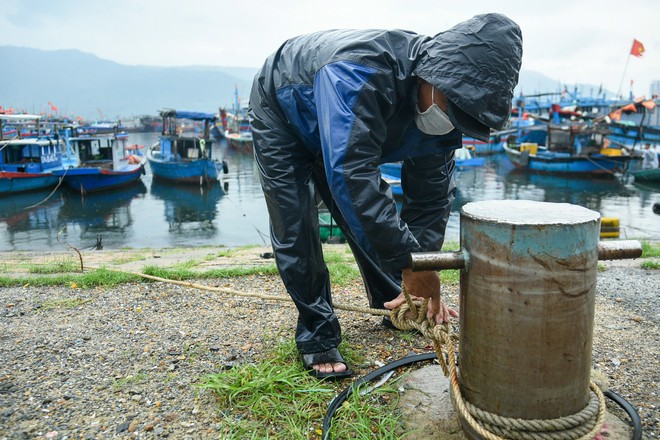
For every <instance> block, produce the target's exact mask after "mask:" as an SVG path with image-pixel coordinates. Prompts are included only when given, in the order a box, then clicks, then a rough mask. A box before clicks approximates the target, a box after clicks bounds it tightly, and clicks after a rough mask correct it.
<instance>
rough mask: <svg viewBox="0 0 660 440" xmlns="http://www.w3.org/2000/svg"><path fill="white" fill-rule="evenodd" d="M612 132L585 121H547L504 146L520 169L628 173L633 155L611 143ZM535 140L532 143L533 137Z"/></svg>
mask: <svg viewBox="0 0 660 440" xmlns="http://www.w3.org/2000/svg"><path fill="white" fill-rule="evenodd" d="M608 133H609V132H608V131H607V130H604V129H603V128H602V127H599V126H591V125H588V124H584V123H579V124H565V125H554V124H547V125H546V127H545V129H544V130H532V131H530V132H529V133H527V137H525V136H523V137H521V138H520V139H519V141H520V142H518V143H516V144H509V145H505V146H504V152H505V153H506V155H507V157H508V158H509V160H510V161H511V163H512V164H513V165H514V166H516V167H519V168H523V169H527V170H530V171H535V172H539V173H549V174H579V175H613V174H615V173H621V172H625V171H626V169H627V167H628V164H629V162H630V160H631V159H632V156H630V155H629V154H627V152H626V151H624V150H622V149H616V148H610V147H608V145H607V142H608V141H607V135H608ZM532 139H533V140H534V142H530V140H532Z"/></svg>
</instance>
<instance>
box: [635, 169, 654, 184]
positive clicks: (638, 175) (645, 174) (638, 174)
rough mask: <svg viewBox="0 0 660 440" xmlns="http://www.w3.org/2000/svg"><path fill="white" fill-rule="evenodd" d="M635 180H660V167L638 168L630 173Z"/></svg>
mask: <svg viewBox="0 0 660 440" xmlns="http://www.w3.org/2000/svg"><path fill="white" fill-rule="evenodd" d="M632 175H633V177H634V178H635V182H660V168H654V169H650V170H639V171H635V172H634V173H632Z"/></svg>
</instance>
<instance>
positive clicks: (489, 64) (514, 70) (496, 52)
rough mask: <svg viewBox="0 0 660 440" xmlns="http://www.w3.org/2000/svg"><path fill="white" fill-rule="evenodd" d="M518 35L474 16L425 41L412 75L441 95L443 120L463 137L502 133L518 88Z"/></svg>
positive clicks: (508, 24)
mask: <svg viewBox="0 0 660 440" xmlns="http://www.w3.org/2000/svg"><path fill="white" fill-rule="evenodd" d="M521 59H522V34H521V32H520V28H519V27H518V25H517V24H516V23H515V22H513V21H512V20H511V19H509V18H508V17H506V16H504V15H501V14H483V15H477V16H475V17H473V18H471V19H469V20H467V21H464V22H462V23H459V24H458V25H456V26H454V27H453V28H451V29H449V30H448V31H445V32H441V33H439V34H437V35H435V36H434V37H433V38H430V39H428V40H427V41H425V42H424V43H423V45H422V48H421V53H420V56H419V62H418V64H417V66H416V67H415V70H414V73H415V75H417V76H418V77H420V78H422V79H423V80H425V81H427V82H428V83H430V84H432V85H433V86H434V87H436V88H437V89H438V90H440V91H441V92H443V93H444V94H445V95H446V96H447V98H448V99H449V102H448V112H447V113H448V115H449V117H450V119H451V121H452V123H453V124H454V126H455V127H456V128H458V129H459V130H460V131H462V132H463V133H465V134H467V135H468V136H472V137H474V138H477V139H481V140H485V141H487V140H488V135H489V132H490V130H489V128H493V129H496V130H499V129H501V128H503V127H504V125H505V124H506V122H507V119H508V117H509V115H510V113H511V102H512V100H513V89H514V88H515V87H516V85H517V84H518V73H519V71H520V64H521Z"/></svg>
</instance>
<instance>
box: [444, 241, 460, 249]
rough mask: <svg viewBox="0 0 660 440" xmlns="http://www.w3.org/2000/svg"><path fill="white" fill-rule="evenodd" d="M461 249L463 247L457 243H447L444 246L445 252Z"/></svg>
mask: <svg viewBox="0 0 660 440" xmlns="http://www.w3.org/2000/svg"><path fill="white" fill-rule="evenodd" d="M460 249H461V245H460V243H459V242H457V241H446V242H444V243H443V245H442V251H443V252H453V251H458V250H460Z"/></svg>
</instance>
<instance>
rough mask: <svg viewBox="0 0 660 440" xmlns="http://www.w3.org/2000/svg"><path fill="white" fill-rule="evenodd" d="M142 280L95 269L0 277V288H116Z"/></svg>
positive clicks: (124, 274)
mask: <svg viewBox="0 0 660 440" xmlns="http://www.w3.org/2000/svg"><path fill="white" fill-rule="evenodd" d="M142 280H143V278H141V277H138V276H137V275H131V274H126V273H121V272H113V271H109V270H106V269H97V270H94V271H92V272H85V273H83V274H77V275H75V274H66V275H52V276H50V275H38V276H26V277H2V276H0V287H15V286H25V287H28V286H34V287H44V286H71V285H74V284H75V285H76V286H77V287H79V288H81V289H89V288H93V287H99V286H107V287H112V286H117V285H120V284H124V283H131V282H137V281H142Z"/></svg>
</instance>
